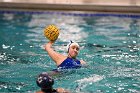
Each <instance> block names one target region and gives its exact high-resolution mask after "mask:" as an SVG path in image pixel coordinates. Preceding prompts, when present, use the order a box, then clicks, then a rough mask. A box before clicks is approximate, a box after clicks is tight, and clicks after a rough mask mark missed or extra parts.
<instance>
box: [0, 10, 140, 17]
mask: <svg viewBox="0 0 140 93" xmlns="http://www.w3.org/2000/svg"><path fill="white" fill-rule="evenodd" d="M3 13H7V14H11V13H12V14H49V15H64V16H81V17H94V16H101V17H102V16H104V17H106V16H113V17H125V18H140V14H124V13H122V14H120V13H118V14H116V13H81V12H79V13H78V12H65V11H59V12H58V11H15V10H0V14H3Z"/></svg>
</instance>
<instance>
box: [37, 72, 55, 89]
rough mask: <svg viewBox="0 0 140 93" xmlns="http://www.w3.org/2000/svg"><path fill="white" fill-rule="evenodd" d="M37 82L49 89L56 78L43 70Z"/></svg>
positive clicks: (42, 87)
mask: <svg viewBox="0 0 140 93" xmlns="http://www.w3.org/2000/svg"><path fill="white" fill-rule="evenodd" d="M36 83H37V85H38V86H39V87H40V88H41V89H47V88H52V86H53V84H54V80H53V79H52V78H51V77H50V76H49V75H48V73H46V72H43V73H41V74H40V75H39V76H38V78H37V80H36Z"/></svg>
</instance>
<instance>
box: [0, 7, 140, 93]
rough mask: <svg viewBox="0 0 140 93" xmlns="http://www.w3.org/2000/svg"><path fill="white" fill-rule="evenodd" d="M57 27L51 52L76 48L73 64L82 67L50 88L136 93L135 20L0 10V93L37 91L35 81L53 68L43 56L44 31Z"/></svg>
mask: <svg viewBox="0 0 140 93" xmlns="http://www.w3.org/2000/svg"><path fill="white" fill-rule="evenodd" d="M50 24H55V25H57V26H58V27H59V28H60V30H61V32H60V36H59V38H58V40H57V41H56V42H55V44H54V49H55V50H56V51H58V52H60V53H62V54H66V45H67V44H68V42H69V40H74V41H76V42H78V43H79V45H80V53H79V56H78V58H80V59H83V60H84V61H86V63H87V65H88V66H87V67H83V68H80V69H73V70H67V71H65V73H63V74H60V75H58V76H56V77H54V79H55V84H54V88H57V87H63V88H65V89H68V90H70V91H71V92H73V93H79V92H80V93H139V92H140V15H138V14H137V15H135V14H116V13H84V12H64V11H39V12H37V11H36V12H31V11H8V10H5V11H3V10H0V92H34V91H37V90H39V87H38V86H37V85H36V77H37V75H38V74H40V73H41V72H48V71H51V70H52V69H55V68H56V65H55V63H54V62H53V61H52V59H51V58H50V57H49V56H48V54H47V52H46V51H44V49H43V45H44V44H45V43H47V42H48V40H47V39H46V38H45V37H44V34H43V30H44V28H45V27H46V26H47V25H50Z"/></svg>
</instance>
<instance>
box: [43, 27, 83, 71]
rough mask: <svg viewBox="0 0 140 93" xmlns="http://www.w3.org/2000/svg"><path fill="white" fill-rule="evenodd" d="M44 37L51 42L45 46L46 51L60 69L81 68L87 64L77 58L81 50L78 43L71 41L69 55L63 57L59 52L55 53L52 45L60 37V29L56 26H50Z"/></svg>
mask: <svg viewBox="0 0 140 93" xmlns="http://www.w3.org/2000/svg"><path fill="white" fill-rule="evenodd" d="M44 35H45V36H46V37H47V38H48V39H49V40H50V41H49V42H48V43H47V44H46V45H45V50H46V51H47V52H48V55H49V56H50V57H51V58H52V59H53V61H54V62H55V63H56V65H57V67H58V68H61V69H70V68H80V67H81V66H82V65H83V64H85V62H84V61H83V60H78V59H77V58H76V57H77V55H78V53H79V49H80V46H79V44H78V43H76V42H73V41H70V43H69V44H68V45H67V53H68V55H62V54H60V53H58V52H57V51H54V49H53V48H52V45H53V44H54V42H55V40H56V39H57V38H58V36H59V29H58V28H57V27H56V26H54V25H50V26H48V27H47V28H46V29H45V31H44Z"/></svg>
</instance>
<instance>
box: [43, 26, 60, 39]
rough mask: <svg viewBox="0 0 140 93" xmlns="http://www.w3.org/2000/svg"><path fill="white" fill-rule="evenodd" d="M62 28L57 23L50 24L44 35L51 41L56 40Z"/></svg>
mask: <svg viewBox="0 0 140 93" xmlns="http://www.w3.org/2000/svg"><path fill="white" fill-rule="evenodd" d="M59 32H60V30H59V29H58V28H57V27H56V26H55V25H49V26H47V27H46V28H45V30H44V35H45V37H46V38H48V39H49V40H50V41H55V40H56V39H57V38H58V36H59Z"/></svg>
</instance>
